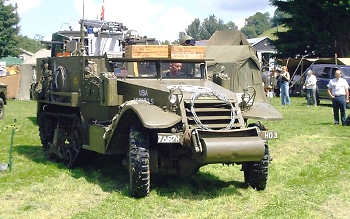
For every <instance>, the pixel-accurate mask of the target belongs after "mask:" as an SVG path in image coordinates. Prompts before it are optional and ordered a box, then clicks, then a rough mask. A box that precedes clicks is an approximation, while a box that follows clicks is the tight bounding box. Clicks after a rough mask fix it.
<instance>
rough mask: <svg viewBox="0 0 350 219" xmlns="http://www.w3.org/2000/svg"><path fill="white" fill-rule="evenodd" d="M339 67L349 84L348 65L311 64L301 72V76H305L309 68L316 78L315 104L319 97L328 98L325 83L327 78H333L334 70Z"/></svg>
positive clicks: (349, 69) (349, 68)
mask: <svg viewBox="0 0 350 219" xmlns="http://www.w3.org/2000/svg"><path fill="white" fill-rule="evenodd" d="M337 69H339V70H341V72H342V77H343V78H344V79H345V80H346V81H347V82H348V83H349V84H350V66H348V65H335V64H313V65H310V67H309V68H308V69H306V71H305V72H304V73H303V77H304V78H305V77H306V72H307V71H308V70H311V71H312V73H313V74H314V75H315V76H316V78H317V90H316V99H317V104H319V103H320V100H321V99H329V100H330V97H329V95H328V93H327V90H328V87H327V84H328V82H329V80H331V79H332V78H334V73H335V71H336V70H337Z"/></svg>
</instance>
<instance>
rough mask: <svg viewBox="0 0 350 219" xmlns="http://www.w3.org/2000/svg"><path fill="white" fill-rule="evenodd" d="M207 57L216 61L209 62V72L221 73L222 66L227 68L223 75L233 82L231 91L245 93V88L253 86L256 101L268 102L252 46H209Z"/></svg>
mask: <svg viewBox="0 0 350 219" xmlns="http://www.w3.org/2000/svg"><path fill="white" fill-rule="evenodd" d="M206 56H207V58H213V59H214V61H209V62H208V71H209V72H220V70H221V68H222V67H221V66H224V67H225V70H224V72H223V73H225V74H227V76H228V78H230V80H231V82H230V84H229V88H228V89H229V90H231V91H233V92H236V93H243V88H245V87H247V86H252V87H254V89H255V90H256V93H257V95H256V100H257V101H259V102H264V101H266V95H265V92H264V90H263V85H262V77H261V70H260V67H259V66H260V63H259V61H258V59H257V57H256V55H255V51H254V50H253V48H252V47H251V46H248V45H245V46H207V50H206Z"/></svg>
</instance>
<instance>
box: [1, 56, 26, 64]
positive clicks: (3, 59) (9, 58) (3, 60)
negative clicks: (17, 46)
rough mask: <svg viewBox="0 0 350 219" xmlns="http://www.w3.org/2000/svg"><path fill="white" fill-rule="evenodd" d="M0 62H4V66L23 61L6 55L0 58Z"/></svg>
mask: <svg viewBox="0 0 350 219" xmlns="http://www.w3.org/2000/svg"><path fill="white" fill-rule="evenodd" d="M0 62H6V66H12V65H20V64H22V63H23V59H20V58H16V57H12V56H8V57H4V58H2V59H0Z"/></svg>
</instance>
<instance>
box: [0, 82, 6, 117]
mask: <svg viewBox="0 0 350 219" xmlns="http://www.w3.org/2000/svg"><path fill="white" fill-rule="evenodd" d="M6 102H7V85H6V84H2V83H0V119H2V118H4V115H5V105H6Z"/></svg>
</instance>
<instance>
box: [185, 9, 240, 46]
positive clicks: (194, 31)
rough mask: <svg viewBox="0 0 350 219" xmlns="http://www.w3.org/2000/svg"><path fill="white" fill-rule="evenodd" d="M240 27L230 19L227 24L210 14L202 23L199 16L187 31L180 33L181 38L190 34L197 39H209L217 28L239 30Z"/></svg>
mask: <svg viewBox="0 0 350 219" xmlns="http://www.w3.org/2000/svg"><path fill="white" fill-rule="evenodd" d="M237 29H238V27H237V26H236V25H235V23H234V22H232V21H229V22H228V23H227V24H225V23H224V21H223V20H222V19H217V18H216V17H215V15H209V17H208V18H205V19H204V20H203V22H202V23H201V22H200V20H199V18H196V19H194V21H192V22H191V24H190V25H188V26H187V28H186V31H185V32H180V33H179V39H180V38H181V37H182V36H183V35H190V36H191V37H193V39H195V40H208V39H209V38H210V37H211V36H212V35H213V34H214V32H215V31H217V30H237Z"/></svg>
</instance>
